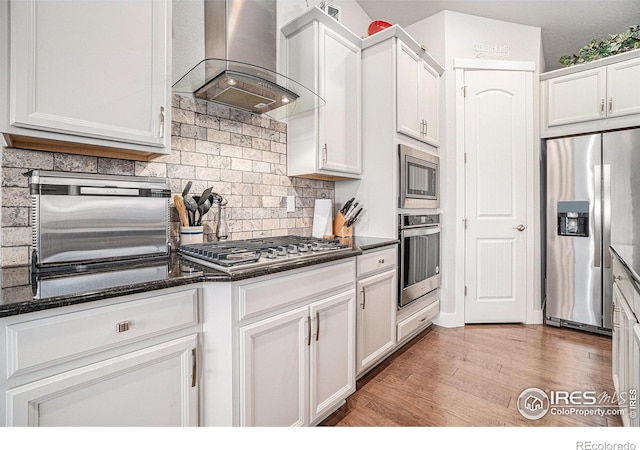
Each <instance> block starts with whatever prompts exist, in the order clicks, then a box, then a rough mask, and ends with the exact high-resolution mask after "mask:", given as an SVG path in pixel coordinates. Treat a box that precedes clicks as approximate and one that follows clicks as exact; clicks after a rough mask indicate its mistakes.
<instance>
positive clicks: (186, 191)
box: [182, 181, 191, 197]
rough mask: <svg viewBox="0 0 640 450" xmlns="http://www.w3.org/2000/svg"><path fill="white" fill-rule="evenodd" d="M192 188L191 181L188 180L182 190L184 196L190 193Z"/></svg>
mask: <svg viewBox="0 0 640 450" xmlns="http://www.w3.org/2000/svg"><path fill="white" fill-rule="evenodd" d="M190 190H191V181H189V182H187V185H186V186H185V187H184V190H183V191H182V196H183V197H184V196H185V195H187V194H189V191H190Z"/></svg>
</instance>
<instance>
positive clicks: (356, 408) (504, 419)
mask: <svg viewBox="0 0 640 450" xmlns="http://www.w3.org/2000/svg"><path fill="white" fill-rule="evenodd" d="M529 387H538V388H540V389H543V390H545V389H550V390H568V391H573V390H595V391H598V392H601V391H606V392H608V393H610V394H613V381H612V378H611V338H609V337H605V336H599V335H595V334H591V333H586V332H582V331H574V330H571V329H564V328H562V329H558V328H554V327H549V326H545V325H467V326H466V327H462V328H441V327H437V326H432V327H430V328H429V329H427V330H426V331H425V332H423V333H422V334H421V335H419V336H417V337H416V338H415V339H414V340H413V341H412V342H411V343H409V344H408V345H407V346H405V347H404V348H403V349H401V350H399V351H398V352H397V353H396V354H395V355H393V356H392V357H390V358H389V359H388V360H386V361H384V362H383V363H382V364H381V365H380V366H378V367H377V368H376V369H374V370H373V371H372V372H370V373H369V374H367V375H365V377H363V378H362V379H361V380H359V381H358V384H357V391H356V392H355V393H354V394H353V395H352V396H351V397H349V399H348V400H347V404H346V405H344V406H343V407H342V408H341V409H339V410H338V411H336V412H335V413H334V414H333V415H332V416H330V417H329V418H328V419H326V420H325V421H324V422H323V424H322V425H336V426H620V425H622V421H621V420H620V418H619V417H617V416H609V417H599V416H590V417H582V416H576V415H570V416H558V415H551V414H550V413H548V414H547V415H546V416H545V417H543V418H542V419H540V420H528V419H525V418H524V417H522V416H521V415H520V413H519V412H518V410H517V407H516V402H517V399H518V396H519V395H520V393H521V392H522V391H523V390H524V389H525V388H529Z"/></svg>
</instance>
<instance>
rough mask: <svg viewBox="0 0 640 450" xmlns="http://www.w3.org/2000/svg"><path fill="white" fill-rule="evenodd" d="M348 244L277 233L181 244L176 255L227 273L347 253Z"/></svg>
mask: <svg viewBox="0 0 640 450" xmlns="http://www.w3.org/2000/svg"><path fill="white" fill-rule="evenodd" d="M351 251H352V247H351V246H350V245H347V244H343V243H341V242H340V241H339V240H337V239H319V238H313V237H302V236H277V237H269V238H256V239H247V240H237V241H224V242H207V243H204V244H190V245H181V246H180V249H179V253H180V255H181V256H182V257H183V258H184V259H187V260H190V261H194V262H197V263H199V264H202V265H205V266H208V267H212V268H214V269H218V270H222V271H224V272H227V273H233V272H237V271H239V270H245V269H255V268H260V267H266V266H272V265H277V264H282V263H283V262H291V260H298V259H308V258H314V257H318V256H323V255H326V254H327V253H333V254H337V253H340V252H342V253H344V252H351Z"/></svg>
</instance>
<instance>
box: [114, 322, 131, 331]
mask: <svg viewBox="0 0 640 450" xmlns="http://www.w3.org/2000/svg"><path fill="white" fill-rule="evenodd" d="M130 329H131V321H129V320H125V321H124V322H120V323H117V324H116V333H124V332H125V331H129V330H130Z"/></svg>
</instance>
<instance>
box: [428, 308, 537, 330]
mask: <svg viewBox="0 0 640 450" xmlns="http://www.w3.org/2000/svg"><path fill="white" fill-rule="evenodd" d="M433 323H434V324H435V325H438V326H441V327H444V328H457V327H463V326H464V317H460V314H456V313H443V312H441V313H440V314H439V315H438V317H436V318H435V319H434V320H433ZM542 323H544V314H543V311H542V310H541V309H536V310H534V311H533V313H532V314H531V316H530V317H529V318H528V319H527V324H542Z"/></svg>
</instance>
